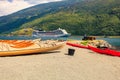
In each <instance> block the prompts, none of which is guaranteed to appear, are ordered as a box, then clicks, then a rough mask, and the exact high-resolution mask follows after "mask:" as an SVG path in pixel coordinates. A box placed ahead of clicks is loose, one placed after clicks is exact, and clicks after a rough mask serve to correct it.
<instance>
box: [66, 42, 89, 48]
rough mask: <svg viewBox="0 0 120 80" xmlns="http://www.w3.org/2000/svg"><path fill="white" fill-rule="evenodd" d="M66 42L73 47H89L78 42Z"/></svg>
mask: <svg viewBox="0 0 120 80" xmlns="http://www.w3.org/2000/svg"><path fill="white" fill-rule="evenodd" d="M66 44H67V45H70V46H73V47H78V48H85V49H89V48H88V46H83V45H80V44H75V43H70V42H67V43H66Z"/></svg>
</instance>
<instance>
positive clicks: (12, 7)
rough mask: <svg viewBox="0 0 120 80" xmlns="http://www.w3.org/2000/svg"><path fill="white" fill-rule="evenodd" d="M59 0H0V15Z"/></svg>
mask: <svg viewBox="0 0 120 80" xmlns="http://www.w3.org/2000/svg"><path fill="white" fill-rule="evenodd" d="M55 1H61V0H0V16H5V15H8V14H11V13H14V12H17V11H19V10H22V9H24V8H28V7H31V6H34V5H37V4H42V3H48V2H55Z"/></svg>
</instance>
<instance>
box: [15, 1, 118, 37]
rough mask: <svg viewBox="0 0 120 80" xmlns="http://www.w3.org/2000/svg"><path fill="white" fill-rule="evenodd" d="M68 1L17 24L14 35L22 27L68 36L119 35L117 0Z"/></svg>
mask: <svg viewBox="0 0 120 80" xmlns="http://www.w3.org/2000/svg"><path fill="white" fill-rule="evenodd" d="M63 2H64V1H63ZM68 2H69V4H68V5H65V4H64V6H58V8H56V9H57V10H56V9H54V10H50V12H48V13H47V14H45V15H43V16H39V17H37V18H35V19H33V20H31V21H28V22H25V23H23V24H21V25H19V27H17V28H16V30H17V31H15V33H14V34H18V32H19V30H20V29H25V28H32V29H40V28H41V29H43V30H55V29H57V28H59V27H60V28H64V29H66V30H67V31H68V32H69V33H71V34H72V35H84V34H87V35H113V36H114V35H120V1H119V0H82V1H81V0H76V1H75V2H74V3H72V0H69V1H68ZM70 2H71V4H70ZM66 3H67V1H66ZM59 5H60V4H59ZM50 9H52V8H50ZM26 15H27V14H26ZM30 17H31V16H29V18H30ZM19 34H20V33H19Z"/></svg>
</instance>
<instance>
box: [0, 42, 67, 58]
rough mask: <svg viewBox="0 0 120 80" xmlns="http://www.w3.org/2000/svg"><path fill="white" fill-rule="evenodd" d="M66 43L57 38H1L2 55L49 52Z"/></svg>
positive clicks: (0, 50)
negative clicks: (42, 39)
mask: <svg viewBox="0 0 120 80" xmlns="http://www.w3.org/2000/svg"><path fill="white" fill-rule="evenodd" d="M64 43H65V42H63V41H57V40H46V41H40V40H0V56H13V55H23V54H34V53H41V52H48V51H52V50H57V49H60V48H62V47H63V46H64Z"/></svg>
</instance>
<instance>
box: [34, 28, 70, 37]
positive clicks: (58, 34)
mask: <svg viewBox="0 0 120 80" xmlns="http://www.w3.org/2000/svg"><path fill="white" fill-rule="evenodd" d="M70 35H71V34H69V33H68V32H67V31H66V30H65V29H61V28H58V29H57V30H53V31H43V30H34V31H33V34H32V36H33V37H40V38H41V39H44V38H59V37H69V36H70Z"/></svg>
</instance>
